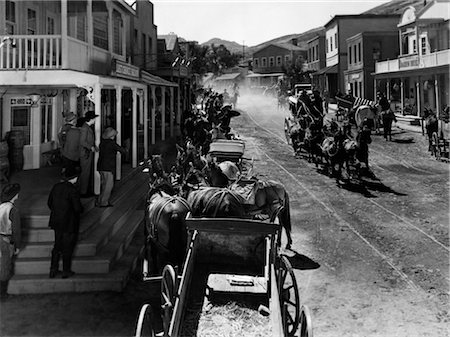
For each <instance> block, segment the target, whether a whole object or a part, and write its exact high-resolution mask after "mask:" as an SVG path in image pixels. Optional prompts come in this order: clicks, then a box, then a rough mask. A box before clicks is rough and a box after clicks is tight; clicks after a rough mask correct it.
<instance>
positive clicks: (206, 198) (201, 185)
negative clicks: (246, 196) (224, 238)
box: [183, 167, 246, 218]
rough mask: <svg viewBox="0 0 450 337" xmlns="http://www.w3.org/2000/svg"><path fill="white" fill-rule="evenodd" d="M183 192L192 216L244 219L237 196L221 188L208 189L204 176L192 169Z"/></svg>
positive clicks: (243, 211)
mask: <svg viewBox="0 0 450 337" xmlns="http://www.w3.org/2000/svg"><path fill="white" fill-rule="evenodd" d="M183 191H184V192H185V195H186V196H187V202H188V204H189V205H190V207H191V212H192V216H194V217H195V216H203V217H213V218H230V217H231V218H244V217H245V215H246V213H245V209H244V206H243V204H242V200H241V198H240V196H239V195H238V194H236V193H235V192H233V191H231V190H229V189H228V188H222V187H210V186H209V184H208V183H207V182H206V179H205V177H204V175H203V174H202V173H201V172H200V171H199V170H197V169H195V168H194V167H191V170H190V171H189V172H188V174H187V176H186V179H185V183H184V184H183Z"/></svg>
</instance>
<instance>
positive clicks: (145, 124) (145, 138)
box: [142, 86, 148, 158]
mask: <svg viewBox="0 0 450 337" xmlns="http://www.w3.org/2000/svg"><path fill="white" fill-rule="evenodd" d="M147 95H148V89H147V86H145V88H144V95H143V98H142V101H143V103H142V106H143V108H144V158H148V96H147Z"/></svg>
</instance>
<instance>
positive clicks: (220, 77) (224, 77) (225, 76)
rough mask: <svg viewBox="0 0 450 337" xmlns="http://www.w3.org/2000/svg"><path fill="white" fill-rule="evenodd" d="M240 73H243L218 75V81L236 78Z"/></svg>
mask: <svg viewBox="0 0 450 337" xmlns="http://www.w3.org/2000/svg"><path fill="white" fill-rule="evenodd" d="M239 75H241V73H232V74H223V75H222V76H219V77H217V78H216V81H227V80H234V79H235V78H237V77H238V76H239Z"/></svg>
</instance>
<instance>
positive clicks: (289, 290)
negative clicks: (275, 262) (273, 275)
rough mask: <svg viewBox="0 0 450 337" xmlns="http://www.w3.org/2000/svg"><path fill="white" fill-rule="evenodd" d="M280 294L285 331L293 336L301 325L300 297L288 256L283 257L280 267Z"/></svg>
mask: <svg viewBox="0 0 450 337" xmlns="http://www.w3.org/2000/svg"><path fill="white" fill-rule="evenodd" d="M278 293H279V295H280V305H281V310H282V311H283V320H284V321H283V326H284V329H285V331H286V333H287V335H288V336H293V335H294V334H295V332H296V331H297V329H298V326H299V323H300V295H299V293H298V285H297V280H296V279H295V274H294V270H293V269H292V266H291V263H290V262H289V260H288V259H287V257H286V256H281V258H280V265H279V267H278Z"/></svg>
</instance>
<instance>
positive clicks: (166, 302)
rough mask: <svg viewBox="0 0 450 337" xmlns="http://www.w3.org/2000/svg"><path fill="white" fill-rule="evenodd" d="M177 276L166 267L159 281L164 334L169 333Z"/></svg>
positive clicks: (169, 267)
mask: <svg viewBox="0 0 450 337" xmlns="http://www.w3.org/2000/svg"><path fill="white" fill-rule="evenodd" d="M176 282H177V274H176V272H175V269H173V267H172V266H171V265H169V264H168V265H166V266H165V267H164V269H163V272H162V279H161V308H162V309H163V326H164V333H165V334H168V333H169V327H170V320H171V319H172V313H173V306H174V304H175V303H174V302H175V292H176Z"/></svg>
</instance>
